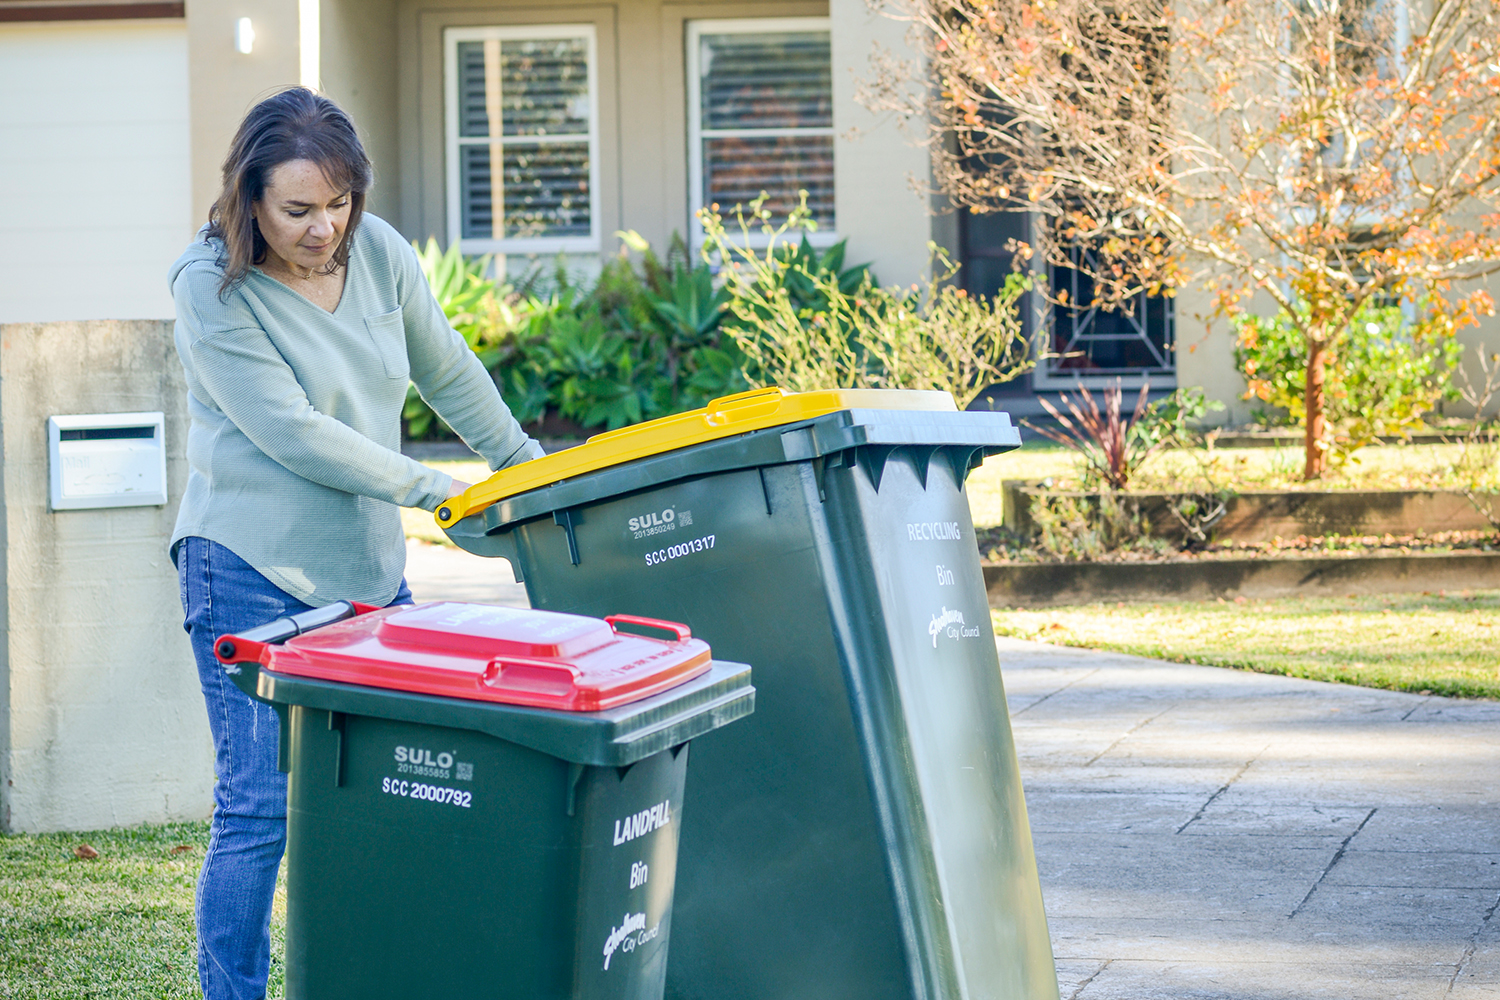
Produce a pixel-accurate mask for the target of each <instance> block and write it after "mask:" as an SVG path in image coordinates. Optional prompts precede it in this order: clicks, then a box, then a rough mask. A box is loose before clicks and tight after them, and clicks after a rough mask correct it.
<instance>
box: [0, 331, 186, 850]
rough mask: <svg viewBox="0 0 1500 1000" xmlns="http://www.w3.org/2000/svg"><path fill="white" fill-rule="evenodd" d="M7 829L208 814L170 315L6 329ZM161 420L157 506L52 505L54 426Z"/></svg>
mask: <svg viewBox="0 0 1500 1000" xmlns="http://www.w3.org/2000/svg"><path fill="white" fill-rule="evenodd" d="M0 384H3V386H4V393H3V394H0V439H3V459H4V464H3V492H0V500H3V507H4V517H3V518H0V525H3V531H4V538H5V541H6V544H5V547H4V553H5V554H4V559H3V561H0V567H3V571H4V572H3V585H0V611H3V615H4V623H5V631H4V636H3V641H0V830H8V831H24V832H39V831H47V830H90V829H99V828H102V827H110V826H128V825H131V824H135V823H144V822H155V823H160V822H165V821H169V820H182V819H202V818H204V817H206V816H207V815H208V813H209V806H210V801H211V793H212V789H213V748H212V746H211V744H210V742H209V736H208V723H207V718H206V716H205V714H204V710H203V696H202V694H201V693H200V691H199V687H198V675H197V670H196V668H195V667H194V665H193V658H192V653H191V650H190V648H189V646H188V641H187V636H186V635H185V634H184V633H183V631H182V608H181V605H180V604H179V601H178V595H177V574H176V572H175V571H174V569H173V567H172V562H171V559H170V558H169V557H168V555H167V541H168V540H169V539H170V537H171V532H172V526H173V522H174V521H175V519H176V515H177V504H178V501H179V500H180V498H181V496H182V488H183V484H184V482H185V480H186V478H187V460H186V458H185V457H184V455H183V451H182V442H183V441H184V440H185V437H186V434H187V413H186V410H187V390H186V387H185V385H184V383H183V375H182V366H181V365H180V364H179V363H178V361H177V354H176V351H175V350H174V349H173V346H172V324H171V323H170V322H169V321H162V320H158V321H149V322H147V321H136V322H120V321H113V322H87V323H38V324H14V325H8V326H0ZM141 410H161V411H163V412H164V413H166V416H167V421H166V446H167V488H168V497H169V501H168V503H167V504H166V505H165V506H163V507H125V508H116V509H112V510H109V509H106V510H82V511H61V512H56V513H53V512H51V511H49V510H48V508H47V482H48V468H47V433H46V422H47V417H48V416H49V415H51V414H58V413H120V412H134V411H141Z"/></svg>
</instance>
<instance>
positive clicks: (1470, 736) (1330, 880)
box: [407, 543, 1500, 1000]
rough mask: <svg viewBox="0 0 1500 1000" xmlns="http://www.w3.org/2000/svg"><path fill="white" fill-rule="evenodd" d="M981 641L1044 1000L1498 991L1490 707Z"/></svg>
mask: <svg viewBox="0 0 1500 1000" xmlns="http://www.w3.org/2000/svg"><path fill="white" fill-rule="evenodd" d="M408 554H409V561H408V570H407V577H408V580H409V581H410V583H411V585H412V590H413V592H414V594H415V595H416V597H417V599H418V600H437V599H448V600H467V601H483V602H488V603H496V604H506V605H511V606H520V607H524V606H526V596H525V590H524V588H522V587H521V585H520V584H517V583H514V582H513V581H512V578H511V576H510V573H509V569H508V566H507V565H506V564H505V563H504V562H502V561H492V560H486V559H477V558H475V557H473V556H470V555H467V554H466V553H462V552H459V551H458V550H455V549H449V548H442V547H438V546H429V545H423V544H421V543H410V544H409V546H408ZM999 645H1000V657H1001V663H1002V666H1003V671H1004V675H1005V685H1006V689H1007V692H1008V694H1009V696H1010V706H1011V713H1012V719H1013V725H1014V728H1015V738H1016V747H1017V750H1018V752H1019V754H1020V756H1021V764H1022V775H1023V780H1024V782H1025V786H1026V800H1027V805H1028V808H1029V810H1030V814H1031V826H1032V830H1033V836H1034V838H1035V841H1036V850H1037V858H1038V862H1039V866H1040V870H1041V878H1042V891H1043V893H1044V894H1045V897H1046V902H1047V912H1048V917H1049V920H1050V924H1051V929H1052V940H1053V950H1054V953H1055V954H1056V956H1057V964H1058V974H1059V978H1060V981H1061V986H1062V996H1063V998H1064V1000H1115V998H1121V1000H1123V998H1129V1000H1157V998H1163V1000H1165V998H1170V1000H1308V998H1314V997H1328V998H1334V1000H1387V998H1392V1000H1393V998H1398V997H1401V998H1405V997H1412V998H1439V997H1447V998H1454V1000H1478V998H1482V997H1483V998H1500V920H1496V919H1494V915H1495V911H1496V906H1497V903H1500V806H1497V798H1500V796H1497V793H1496V791H1495V788H1496V782H1497V777H1500V704H1492V703H1489V702H1466V701H1454V700H1451V699H1445V698H1431V697H1423V696H1420V695H1409V694H1395V693H1392V692H1387V691H1371V690H1367V689H1364V688H1356V687H1346V686H1342V685H1335V684H1321V683H1317V682H1314V681H1303V680H1295V679H1291V678H1284V677H1270V676H1265V675H1261V674H1251V673H1243V672H1239V671H1233V670H1221V669H1216V668H1213V667H1192V666H1180V665H1176V664H1169V663H1160V662H1157V661H1154V660H1143V659H1139V658H1136V657H1128V656H1117V655H1113V654H1108V653H1098V652H1093V651H1087V650H1069V649H1061V648H1057V647H1053V646H1047V645H1042V644H1039V643H1028V642H1019V641H1014V640H1007V639H1002V640H999Z"/></svg>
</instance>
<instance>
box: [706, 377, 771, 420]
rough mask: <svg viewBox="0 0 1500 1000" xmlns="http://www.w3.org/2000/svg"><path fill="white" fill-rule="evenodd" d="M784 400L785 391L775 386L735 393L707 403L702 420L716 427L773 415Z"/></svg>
mask: <svg viewBox="0 0 1500 1000" xmlns="http://www.w3.org/2000/svg"><path fill="white" fill-rule="evenodd" d="M785 398H786V390H784V389H782V388H781V387H780V386H775V385H769V386H766V387H765V388H764V389H751V390H750V391H749V392H737V393H735V394H734V395H733V396H720V397H719V398H718V399H713V400H710V401H709V403H708V406H706V407H705V408H704V413H703V419H705V420H707V421H708V423H709V424H710V425H712V426H715V427H718V426H721V425H723V424H727V423H729V422H731V421H734V420H745V419H747V418H749V417H757V416H760V415H761V414H764V413H774V412H776V411H777V410H778V409H780V408H781V401H782V400H783V399H785Z"/></svg>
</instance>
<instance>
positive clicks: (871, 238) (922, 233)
mask: <svg viewBox="0 0 1500 1000" xmlns="http://www.w3.org/2000/svg"><path fill="white" fill-rule="evenodd" d="M829 15H830V17H831V19H832V21H833V126H834V131H835V133H836V134H837V138H836V140H835V145H834V154H833V155H834V159H833V174H834V199H835V211H836V212H837V213H838V230H839V234H840V235H841V236H846V237H848V239H849V252H850V254H851V255H852V256H850V257H849V258H847V259H848V260H849V261H850V262H851V263H853V262H855V261H870V262H871V263H872V264H873V265H874V271H875V274H876V276H877V277H879V278H880V280H881V281H882V282H883V283H884V284H887V285H891V284H902V285H905V284H910V283H912V282H914V281H921V280H922V278H923V276H924V275H926V274H927V269H928V249H927V243H928V241H929V240H936V241H937V242H938V243H940V244H943V245H945V246H950V247H951V246H952V244H953V240H954V233H953V228H952V225H951V217H944V216H937V215H935V214H934V213H933V212H932V211H930V209H929V207H928V200H927V195H926V193H925V192H926V190H927V184H928V181H929V179H930V176H931V172H932V168H931V160H930V156H929V154H928V151H927V147H926V146H925V145H923V144H922V140H923V138H924V136H923V132H924V131H925V129H926V122H924V121H914V122H910V123H907V122H903V121H901V120H900V119H898V118H896V117H895V116H893V115H890V114H886V113H879V114H877V113H874V112H871V111H868V110H866V109H865V108H864V107H862V106H861V105H860V104H859V102H858V101H857V100H856V99H855V91H856V88H857V87H858V85H859V82H860V81H861V80H863V79H866V78H869V77H872V76H873V75H874V71H873V69H872V68H871V66H870V56H871V55H872V53H873V52H874V50H875V46H876V45H879V46H880V47H881V48H884V49H887V50H890V51H891V52H892V53H894V54H895V55H896V56H897V57H899V58H904V59H911V58H914V54H913V53H912V52H911V49H910V48H909V47H908V46H907V44H906V41H905V37H904V36H905V33H906V28H907V25H906V23H905V22H902V21H897V20H894V19H892V18H890V17H888V16H886V15H885V14H883V13H881V12H880V10H878V9H872V6H871V5H870V4H869V3H867V2H866V0H829Z"/></svg>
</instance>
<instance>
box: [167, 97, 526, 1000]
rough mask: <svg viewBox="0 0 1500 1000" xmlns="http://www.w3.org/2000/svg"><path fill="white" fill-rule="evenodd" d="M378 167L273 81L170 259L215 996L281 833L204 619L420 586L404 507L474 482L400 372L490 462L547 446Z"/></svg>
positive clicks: (270, 876) (207, 974) (271, 744)
mask: <svg viewBox="0 0 1500 1000" xmlns="http://www.w3.org/2000/svg"><path fill="white" fill-rule="evenodd" d="M370 177H371V173H370V164H369V161H368V159H367V158H366V157H365V152H364V149H363V147H362V146H361V144H360V141H359V137H358V135H357V134H356V133H355V130H354V126H353V124H352V123H351V122H350V120H349V118H348V116H347V115H345V114H344V112H343V111H341V110H340V109H339V108H338V107H336V106H335V105H334V104H333V103H332V102H331V101H329V100H327V99H326V98H323V97H320V96H318V95H317V94H315V93H313V92H312V91H310V90H305V89H301V88H296V89H291V90H286V91H283V92H281V93H279V94H277V95H275V96H274V97H271V98H269V99H267V100H265V101H263V102H261V103H260V104H258V105H256V107H255V108H253V109H252V110H251V111H250V113H249V115H247V116H246V118H245V121H244V122H243V123H242V124H241V125H240V129H239V132H238V133H237V134H236V136H235V138H234V143H233V145H232V146H231V148H230V151H229V156H228V158H227V159H226V160H225V162H224V187H223V190H222V192H221V193H220V195H219V198H218V201H216V202H215V203H214V206H213V208H212V209H211V210H210V213H209V225H208V226H207V227H206V228H205V229H204V230H202V231H201V232H200V234H199V239H198V240H197V241H195V242H194V243H193V244H192V245H191V246H190V247H188V249H187V251H186V252H185V253H184V254H183V255H182V257H181V258H180V259H179V260H178V261H177V263H176V264H174V265H173V267H172V271H171V285H172V295H173V298H174V300H175V302H176V306H177V317H178V318H177V326H176V343H177V353H178V355H179V356H180V357H181V359H182V364H183V367H184V368H185V369H186V372H187V385H188V410H189V415H190V417H191V421H192V422H191V426H190V428H189V431H188V446H187V452H188V466H189V473H188V485H187V491H186V493H185V494H184V495H183V500H182V508H181V511H180V513H179V514H178V518H177V527H176V529H175V531H174V532H173V537H172V554H173V558H174V560H175V561H176V564H177V568H178V575H179V578H180V581H181V588H182V603H183V611H184V614H185V623H184V627H185V628H186V629H187V631H188V634H189V636H190V637H191V640H192V646H193V655H194V656H195V658H196V659H197V662H198V676H199V682H200V683H201V685H202V688H203V696H204V700H205V702H206V704H207V706H208V716H209V728H210V730H211V731H212V733H213V739H214V747H215V773H216V775H217V781H216V783H215V785H214V814H213V823H212V829H211V833H210V839H209V847H208V852H207V854H206V856H205V857H204V859H203V871H202V874H201V876H200V877H199V880H198V895H197V923H198V968H199V976H200V979H201V981H202V985H203V993H204V996H205V998H206V1000H228V998H236V1000H238V998H246V1000H249V998H256V997H261V996H263V995H264V993H265V987H266V976H267V971H268V968H269V963H270V936H269V925H270V916H271V899H272V894H273V892H274V890H275V885H276V872H277V868H278V866H279V865H280V862H281V855H282V850H283V847H284V845H285V842H286V778H285V776H284V775H282V774H281V773H279V772H278V771H277V769H276V748H277V742H278V740H277V736H278V733H277V720H276V716H275V714H274V713H273V712H272V710H271V709H270V708H269V707H268V706H266V705H262V704H260V703H257V702H254V701H252V700H250V699H249V698H247V697H246V696H245V695H244V694H242V693H241V692H240V691H239V689H238V688H236V687H235V686H234V685H233V684H232V683H230V682H229V681H228V679H227V678H226V677H225V676H224V672H223V670H222V669H221V668H220V667H219V665H218V663H217V662H216V661H215V659H214V655H213V641H214V639H215V638H216V637H217V636H219V635H223V634H224V633H227V632H239V631H243V630H245V629H249V628H254V627H255V626H257V625H262V624H265V623H266V622H269V621H272V620H274V619H276V618H279V617H281V616H283V615H287V614H295V613H297V612H299V611H305V610H307V609H308V608H310V607H315V606H319V605H324V604H328V603H331V602H333V601H337V600H351V601H363V602H365V603H368V604H377V605H388V604H400V603H410V602H411V593H410V591H408V590H407V588H406V583H405V580H404V579H403V578H402V573H403V570H404V568H405V562H406V549H405V542H404V539H403V536H402V532H401V520H400V513H399V511H398V510H397V508H398V507H402V506H405V507H421V508H423V509H425V510H434V509H436V508H437V506H438V505H439V504H440V503H442V502H443V501H444V500H445V499H447V498H448V497H450V496H454V495H456V494H457V493H459V492H461V491H462V490H463V489H464V488H465V487H466V486H467V484H466V483H462V482H457V481H455V480H453V479H452V478H451V477H450V476H447V475H445V474H443V473H441V472H438V471H436V470H433V469H429V468H427V467H425V466H423V465H420V464H418V463H417V462H414V461H412V460H411V459H409V458H406V457H404V456H402V455H401V454H400V452H399V450H398V449H399V446H400V436H401V434H400V420H401V408H402V404H403V402H404V400H405V398H406V386H407V382H408V380H410V381H413V382H415V383H416V385H417V388H418V389H419V390H420V391H421V393H422V395H423V397H424V398H425V399H426V400H427V401H428V402H429V403H430V404H431V405H432V406H433V408H434V409H436V410H437V411H438V413H439V414H441V415H442V417H443V419H445V420H446V421H447V422H448V423H449V424H450V425H452V426H453V427H454V429H456V430H457V431H458V432H459V433H460V434H461V435H462V436H463V438H464V440H465V441H467V442H468V443H469V445H470V447H472V448H473V449H474V450H475V451H477V452H479V454H481V455H482V456H484V458H485V459H486V460H487V461H488V462H489V464H490V467H491V468H492V469H498V468H501V467H503V466H507V465H513V464H515V463H517V462H524V461H526V460H528V459H531V458H535V457H537V456H539V455H540V454H541V448H540V447H539V446H538V445H537V443H536V442H535V441H533V440H532V439H531V438H529V437H528V436H527V435H526V434H525V433H524V432H523V431H522V430H521V428H520V426H519V425H518V424H517V423H516V421H515V419H514V418H513V417H512V416H511V414H510V411H509V410H508V409H507V408H506V406H505V404H504V403H503V402H502V401H501V399H500V396H499V394H498V393H497V392H496V390H495V385H494V382H493V381H492V380H491V379H490V377H489V375H488V373H486V372H485V370H484V368H483V366H481V365H480V363H479V361H478V359H476V358H475V357H474V354H473V352H472V351H470V350H469V349H468V347H467V346H466V345H465V344H464V341H463V339H462V338H461V337H460V336H459V335H458V334H457V333H455V332H454V331H453V329H452V328H451V327H450V326H449V324H448V322H447V320H446V319H445V317H444V316H443V311H442V309H441V308H440V307H439V306H438V304H437V302H436V301H435V300H434V299H433V297H432V293H431V292H430V291H429V290H428V287H427V283H426V281H425V280H424V279H423V276H422V270H421V267H420V265H419V264H418V262H417V258H416V255H415V254H414V253H413V251H412V249H411V246H410V245H409V244H408V243H407V242H406V241H405V240H404V239H403V238H402V237H401V236H399V235H398V234H397V233H396V231H395V230H394V229H392V228H391V227H390V226H389V225H387V224H386V223H384V222H382V221H381V220H380V219H377V218H375V217H374V216H367V215H364V214H363V209H364V201H365V192H366V190H367V189H368V188H369V186H370Z"/></svg>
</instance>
